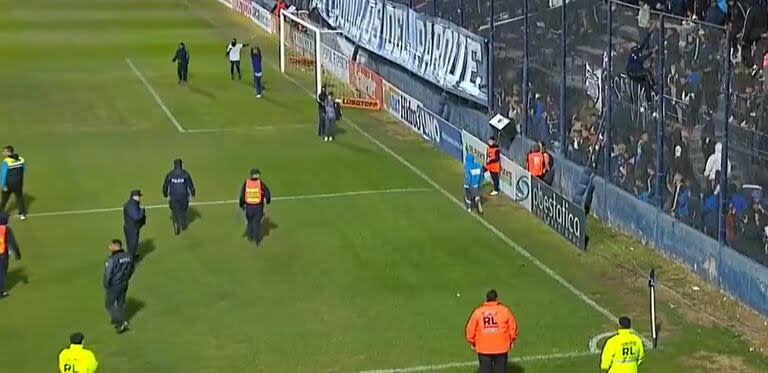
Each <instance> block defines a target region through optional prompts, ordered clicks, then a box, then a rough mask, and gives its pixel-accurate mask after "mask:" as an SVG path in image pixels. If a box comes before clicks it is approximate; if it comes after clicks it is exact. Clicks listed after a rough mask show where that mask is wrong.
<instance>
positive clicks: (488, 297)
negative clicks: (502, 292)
mask: <svg viewBox="0 0 768 373" xmlns="http://www.w3.org/2000/svg"><path fill="white" fill-rule="evenodd" d="M496 299H499V294H498V293H496V290H494V289H491V290H488V292H487V293H486V294H485V301H486V302H495V301H496Z"/></svg>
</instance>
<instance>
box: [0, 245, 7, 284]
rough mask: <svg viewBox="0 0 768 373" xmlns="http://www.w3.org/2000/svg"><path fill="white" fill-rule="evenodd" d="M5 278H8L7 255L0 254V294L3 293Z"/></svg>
mask: <svg viewBox="0 0 768 373" xmlns="http://www.w3.org/2000/svg"><path fill="white" fill-rule="evenodd" d="M6 278H8V253H5V254H0V293H2V292H4V291H5V279H6Z"/></svg>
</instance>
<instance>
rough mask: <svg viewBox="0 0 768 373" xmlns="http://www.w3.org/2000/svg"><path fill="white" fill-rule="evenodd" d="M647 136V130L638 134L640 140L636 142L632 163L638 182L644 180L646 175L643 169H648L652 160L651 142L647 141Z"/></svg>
mask: <svg viewBox="0 0 768 373" xmlns="http://www.w3.org/2000/svg"><path fill="white" fill-rule="evenodd" d="M648 138H649V136H648V133H647V132H644V133H643V134H642V135H640V141H638V142H637V147H636V150H635V156H634V164H635V171H636V174H637V175H636V177H637V180H638V182H644V180H645V178H646V176H647V174H646V172H645V171H646V170H647V169H648V166H649V165H650V164H651V161H653V155H652V154H651V144H650V143H649V141H648Z"/></svg>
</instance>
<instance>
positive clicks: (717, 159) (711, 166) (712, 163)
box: [704, 142, 731, 182]
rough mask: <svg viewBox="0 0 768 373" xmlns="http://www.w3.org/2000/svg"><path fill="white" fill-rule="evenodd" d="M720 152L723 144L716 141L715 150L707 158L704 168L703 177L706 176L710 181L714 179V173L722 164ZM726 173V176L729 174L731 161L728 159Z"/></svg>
mask: <svg viewBox="0 0 768 373" xmlns="http://www.w3.org/2000/svg"><path fill="white" fill-rule="evenodd" d="M722 152H723V144H721V143H719V142H718V143H717V144H715V152H714V153H713V154H712V155H710V156H709V158H707V164H706V166H705V168H704V177H705V178H707V179H708V180H709V181H710V182H712V181H715V179H716V176H717V175H716V174H717V173H718V172H720V171H721V170H720V166H721V164H722V157H723V155H722ZM726 174H727V176H728V177H730V176H731V161H730V160H728V170H726Z"/></svg>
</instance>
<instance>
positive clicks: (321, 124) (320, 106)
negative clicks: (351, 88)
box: [317, 85, 328, 136]
mask: <svg viewBox="0 0 768 373" xmlns="http://www.w3.org/2000/svg"><path fill="white" fill-rule="evenodd" d="M327 99H328V92H327V91H326V90H325V85H323V86H322V88H320V93H319V94H318V95H317V110H318V112H317V117H318V119H317V135H318V136H325V101H326V100H327Z"/></svg>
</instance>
